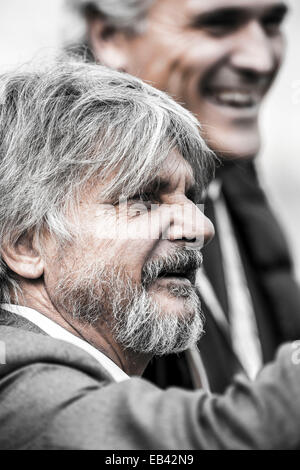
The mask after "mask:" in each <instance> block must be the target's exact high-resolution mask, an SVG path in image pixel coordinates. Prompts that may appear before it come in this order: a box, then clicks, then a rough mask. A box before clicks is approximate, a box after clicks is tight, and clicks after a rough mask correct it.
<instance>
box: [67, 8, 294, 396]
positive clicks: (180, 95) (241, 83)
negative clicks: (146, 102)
mask: <svg viewBox="0 0 300 470" xmlns="http://www.w3.org/2000/svg"><path fill="white" fill-rule="evenodd" d="M69 3H70V4H71V5H72V7H73V8H74V7H75V8H76V9H77V11H79V12H80V13H81V15H82V16H83V17H84V18H85V20H86V26H87V28H86V38H85V41H84V42H85V46H86V47H87V48H88V49H86V48H84V50H85V52H86V54H88V53H90V52H87V51H88V50H89V51H91V52H92V55H93V58H94V59H95V60H96V61H98V62H99V63H102V64H105V65H108V66H110V67H113V68H116V69H119V70H126V71H127V72H129V73H131V74H134V75H137V76H139V77H140V78H142V79H143V80H146V81H149V82H150V83H152V84H153V85H154V86H155V87H157V88H160V89H161V90H164V91H167V92H168V93H169V94H170V95H172V96H173V97H174V98H175V99H177V100H178V101H179V102H180V103H182V104H183V105H184V106H185V107H186V108H188V109H189V110H190V111H192V112H193V113H194V114H195V115H196V116H197V118H198V120H199V122H200V123H201V125H202V128H203V135H204V137H205V138H206V141H207V142H208V143H209V145H210V146H211V147H212V148H213V149H214V151H215V152H216V153H217V154H218V156H219V157H220V158H221V160H222V165H221V167H220V168H219V169H218V171H217V179H216V181H215V182H214V183H213V184H212V185H211V186H210V188H209V190H208V198H207V202H206V211H207V214H208V216H209V217H210V218H211V220H213V222H214V224H215V227H216V237H215V240H214V241H213V242H212V243H211V244H210V245H209V246H208V247H207V248H206V249H205V251H204V253H205V257H204V269H203V270H202V271H201V273H199V277H198V286H199V290H200V294H201V297H202V300H203V303H204V312H205V316H206V319H207V323H206V328H205V329H206V335H205V337H204V338H203V340H202V342H201V345H200V353H201V357H200V355H199V354H198V353H197V352H195V351H189V352H188V353H185V354H184V355H183V356H182V357H181V358H180V360H178V359H177V357H170V358H168V359H166V360H160V361H159V362H155V363H153V364H152V366H151V367H150V368H149V369H148V371H147V372H146V374H147V376H148V377H150V378H151V379H152V380H154V381H156V382H157V383H159V384H160V385H161V386H167V385H171V384H175V385H182V386H185V387H188V388H190V387H195V386H196V387H197V386H199V385H200V384H201V382H202V384H203V382H204V381H205V382H206V380H207V378H206V377H205V374H203V363H204V366H205V367H204V368H205V369H206V372H207V375H208V381H209V384H210V386H211V389H212V390H213V391H216V392H222V391H223V390H224V389H225V388H226V386H227V385H228V384H229V383H230V382H231V380H232V377H233V376H234V374H235V373H236V372H238V371H239V372H240V371H244V373H245V374H246V375H247V376H248V377H250V378H254V377H255V376H256V374H257V372H258V371H259V370H260V368H261V367H262V364H263V363H264V362H268V361H269V360H271V359H272V358H273V357H274V352H275V350H276V347H277V346H278V345H279V344H280V343H281V342H283V341H285V340H289V339H293V338H296V337H297V336H298V335H299V334H300V316H299V306H300V295H299V289H298V286H297V285H296V283H295V281H294V279H293V273H292V265H291V260H290V256H289V253H288V249H287V247H286V242H285V239H284V237H283V235H282V233H281V230H280V228H279V226H278V224H277V222H276V220H275V219H274V216H273V214H272V213H271V211H270V209H269V207H268V203H267V201H266V198H265V195H264V193H263V191H262V190H261V188H260V185H259V183H258V180H257V175H256V171H255V167H254V162H253V159H254V157H255V156H256V154H257V153H258V151H259V148H260V132H259V122H258V118H259V111H260V108H261V104H262V101H263V99H264V97H265V95H266V93H267V92H268V90H269V89H270V87H271V85H272V83H273V81H274V79H275V77H276V75H277V72H278V70H279V68H280V65H281V62H282V58H283V55H284V49H285V44H284V38H283V34H282V23H283V20H284V18H285V16H286V13H287V5H286V3H285V2H282V1H280V0H135V1H129V0H127V1H124V0H122V1H121V0H120V1H118V0H114V1H106V0H95V1H89V2H87V1H84V0H76V1H72V2H69ZM220 260H222V262H221V264H220Z"/></svg>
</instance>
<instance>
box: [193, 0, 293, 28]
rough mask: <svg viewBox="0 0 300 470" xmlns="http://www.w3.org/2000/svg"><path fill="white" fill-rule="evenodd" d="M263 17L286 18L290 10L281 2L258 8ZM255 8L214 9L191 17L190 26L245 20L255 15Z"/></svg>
mask: <svg viewBox="0 0 300 470" xmlns="http://www.w3.org/2000/svg"><path fill="white" fill-rule="evenodd" d="M258 8H259V10H260V11H261V13H262V14H263V15H268V14H271V15H275V16H278V17H280V16H281V17H282V18H284V16H285V15H286V14H287V12H288V10H289V8H288V6H287V5H286V3H284V2H279V3H276V4H274V5H270V6H268V7H258ZM256 9H257V8H255V7H243V6H232V7H230V6H228V7H219V8H218V7H217V8H212V9H211V10H209V11H205V12H201V13H198V14H197V13H194V14H192V15H191V19H190V22H189V25H190V26H192V27H201V26H205V25H206V24H207V23H209V22H210V21H225V22H226V21H230V20H232V19H235V20H241V21H242V20H243V19H246V18H248V17H249V13H252V14H253V15H254V11H255V10H256Z"/></svg>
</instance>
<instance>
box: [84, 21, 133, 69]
mask: <svg viewBox="0 0 300 470" xmlns="http://www.w3.org/2000/svg"><path fill="white" fill-rule="evenodd" d="M88 39H89V44H90V47H91V49H92V52H93V54H94V57H95V59H96V61H97V62H99V63H100V64H101V65H106V66H107V67H110V68H113V69H115V70H119V71H127V70H128V51H127V41H126V36H125V35H124V34H123V33H122V32H120V31H117V30H116V29H115V28H113V27H112V26H110V25H109V24H108V23H107V22H106V21H105V19H102V18H93V19H90V20H88Z"/></svg>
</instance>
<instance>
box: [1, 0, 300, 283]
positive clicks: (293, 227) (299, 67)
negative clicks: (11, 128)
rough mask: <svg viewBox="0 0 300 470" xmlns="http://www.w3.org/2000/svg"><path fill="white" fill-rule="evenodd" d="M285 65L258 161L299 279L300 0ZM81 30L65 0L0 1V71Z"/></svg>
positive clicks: (267, 110) (267, 111)
mask: <svg viewBox="0 0 300 470" xmlns="http://www.w3.org/2000/svg"><path fill="white" fill-rule="evenodd" d="M290 5H291V13H290V15H289V18H288V20H287V22H286V25H285V30H286V35H287V41H288V50H287V56H286V59H285V64H284V66H283V68H282V71H281V73H280V75H279V78H278V79H277V82H276V84H275V86H274V87H273V89H272V92H271V93H270V95H269V97H268V99H267V101H266V104H265V107H264V112H263V113H262V129H263V142H264V145H263V148H262V151H261V154H260V156H259V159H258V161H257V164H258V165H259V167H260V168H261V179H262V182H263V184H264V186H265V188H266V189H267V193H268V194H269V197H270V201H271V204H272V206H273V209H274V210H275V212H276V213H277V215H278V218H279V220H280V221H281V223H282V224H283V228H284V230H285V232H286V234H287V237H288V238H289V241H290V246H291V250H292V253H293V255H294V260H295V268H296V275H297V278H298V279H299V280H300V207H299V206H300V59H299V44H300V1H299V0H290ZM79 34H80V28H79V25H78V24H77V23H76V22H73V21H72V18H70V17H69V15H68V14H67V13H66V11H65V8H64V0H51V1H47V2H46V1H41V0H9V1H3V0H2V1H1V3H0V72H1V73H2V72H4V71H5V70H8V69H10V68H12V67H16V65H18V64H22V63H23V62H26V61H29V60H31V59H32V58H36V57H46V56H48V55H51V54H53V53H55V51H56V50H57V48H59V47H61V45H62V44H63V43H64V42H65V41H66V40H69V39H72V38H76V37H78V35H79Z"/></svg>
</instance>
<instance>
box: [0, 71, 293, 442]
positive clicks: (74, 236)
mask: <svg viewBox="0 0 300 470" xmlns="http://www.w3.org/2000/svg"><path fill="white" fill-rule="evenodd" d="M0 101H1V106H0V113H1V117H0V136H1V140H0V142H1V144H0V148H1V152H0V155H1V165H0V196H1V209H0V221H1V222H0V248H1V286H0V292H1V313H0V322H1V326H0V339H1V346H3V347H2V348H1V351H2V353H3V354H2V356H3V357H2V360H1V362H2V363H3V365H1V366H0V400H1V407H0V431H1V432H0V448H2V449H58V448H61V449H62V448H64V449H65V448H69V449H183V448H184V449H205V448H206V449H207V448H208V449H214V448H216V449H218V448H296V447H299V445H300V403H299V387H300V369H299V366H298V365H297V364H299V361H298V359H299V358H298V355H299V351H298V350H297V349H295V350H293V348H292V347H291V346H289V345H287V346H285V347H284V348H283V349H282V351H281V353H280V354H279V357H278V360H277V362H276V363H275V364H273V365H272V366H269V367H268V368H267V369H266V370H264V371H263V372H262V373H261V375H260V377H259V379H258V380H257V382H256V383H255V384H254V385H251V384H250V383H249V382H248V381H247V380H246V379H245V377H243V376H240V377H238V378H237V379H236V382H235V384H234V386H233V387H232V388H231V389H230V390H229V391H228V393H227V394H226V395H224V396H223V397H221V396H219V397H211V396H210V395H209V394H207V393H206V392H204V391H195V392H189V391H182V390H180V389H177V390H176V389H170V390H169V391H162V390H160V389H158V388H156V387H155V386H153V385H151V384H149V383H148V382H146V381H145V380H142V379H139V378H134V377H133V378H130V377H131V376H138V375H140V374H141V373H142V372H143V370H144V368H145V366H146V364H147V362H148V361H149V359H150V358H151V357H152V356H153V355H155V354H157V355H162V354H167V353H171V352H180V351H183V350H184V349H186V348H188V347H190V348H192V347H193V346H194V345H195V344H196V342H197V341H198V340H199V337H200V336H201V333H202V331H203V323H202V316H201V314H200V305H199V298H198V296H197V294H196V292H195V273H196V270H197V269H198V268H199V266H200V265H201V262H202V256H201V251H200V250H201V247H202V246H203V244H204V243H205V242H207V241H208V240H209V239H210V238H211V237H212V235H213V227H212V225H211V223H210V221H209V220H208V219H207V218H206V217H205V216H204V214H203V213H202V211H201V206H199V205H197V204H196V202H197V200H198V196H197V195H199V196H200V195H201V194H202V193H203V190H204V189H205V187H206V185H207V184H208V182H209V180H210V178H211V176H212V171H213V156H212V153H211V152H210V151H209V150H208V148H207V147H206V145H205V143H204V141H203V140H202V138H201V137H200V135H199V132H198V125H197V121H196V119H195V118H194V117H193V116H192V115H191V114H190V113H189V112H188V111H186V110H184V109H182V108H181V107H180V106H179V105H178V104H176V103H175V102H173V101H172V100H171V99H170V98H168V97H167V96H166V95H164V93H162V92H160V91H157V90H155V89H152V88H151V87H150V86H148V85H146V84H143V83H142V82H141V81H139V80H138V79H135V78H133V77H130V76H128V75H125V74H120V73H118V72H114V71H112V70H109V69H106V68H104V67H98V66H93V65H83V64H80V63H70V64H65V65H64V64H56V65H52V66H51V68H49V69H48V70H47V69H44V70H36V71H31V72H23V73H22V72H20V70H18V72H16V73H9V74H7V75H5V76H2V77H1V78H0ZM296 346H297V345H296ZM4 352H5V354H4ZM279 429H280V432H279V431H278V430H279Z"/></svg>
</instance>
